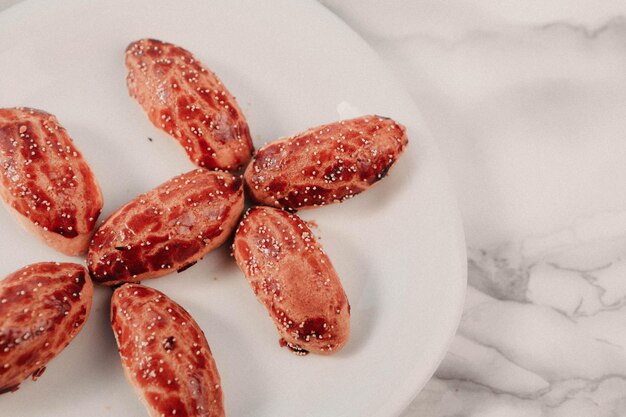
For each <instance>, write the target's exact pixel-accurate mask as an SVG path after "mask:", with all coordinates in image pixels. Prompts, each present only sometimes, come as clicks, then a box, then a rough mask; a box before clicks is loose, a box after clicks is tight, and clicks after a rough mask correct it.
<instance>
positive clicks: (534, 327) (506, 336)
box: [0, 0, 626, 417]
mask: <svg viewBox="0 0 626 417" xmlns="http://www.w3.org/2000/svg"><path fill="white" fill-rule="evenodd" d="M18 1H19V0H0V10H2V9H3V8H4V7H8V6H9V5H10V4H13V3H17V2H18ZM322 3H323V4H325V5H326V6H327V7H329V8H330V9H331V10H333V11H334V12H335V13H336V14H337V15H338V16H339V17H340V18H342V19H343V20H345V21H346V22H347V23H348V24H349V25H351V26H352V27H353V28H354V29H355V30H356V31H357V32H358V33H359V34H361V36H363V37H364V38H365V39H366V40H367V41H368V42H369V43H370V44H371V45H372V47H373V48H374V49H375V50H376V51H377V52H378V53H379V54H380V55H381V57H382V58H383V59H384V60H385V61H386V62H387V64H388V65H389V67H390V68H391V69H392V70H393V71H395V72H396V73H397V75H398V77H399V78H400V80H401V81H403V82H404V83H405V85H406V87H407V89H408V90H409V91H410V92H411V93H412V95H413V97H414V99H415V101H416V102H417V103H418V105H419V106H420V108H421V109H422V111H423V116H424V117H425V119H426V120H427V122H428V124H429V126H430V127H431V129H432V131H433V134H434V136H435V138H436V139H437V140H438V142H439V144H440V147H441V150H442V152H443V154H444V156H445V157H446V159H447V162H448V165H449V169H450V173H451V176H452V178H453V180H454V181H455V185H456V191H457V193H458V199H459V206H460V209H461V212H462V215H463V220H464V224H465V230H466V235H467V240H468V247H469V284H470V287H469V290H468V294H467V299H466V305H465V311H464V315H463V318H462V321H461V324H460V327H459V331H458V334H457V336H456V338H455V339H454V341H453V343H452V345H451V348H450V351H449V352H448V354H447V356H446V358H445V359H444V361H443V363H442V364H441V366H440V368H439V369H438V371H437V373H436V374H435V376H434V377H433V379H432V380H431V381H430V383H429V384H428V385H427V386H426V387H425V389H424V390H423V391H422V392H421V393H420V395H419V396H418V397H417V398H416V399H415V401H414V402H413V403H412V405H411V406H410V407H409V409H408V410H407V411H406V413H405V414H404V417H417V416H419V417H444V416H447V417H453V416H454V417H469V416H472V417H473V416H476V417H490V416H504V417H515V416H524V417H527V416H549V417H561V416H563V417H578V416H585V417H588V416H594V417H595V416H597V417H604V416H606V417H609V416H611V417H613V416H626V351H625V348H626V331H624V330H625V329H626V311H625V310H626V308H625V306H626V164H624V162H623V160H624V159H625V158H626V117H625V115H626V76H625V74H626V1H609V0H603V1H601V2H599V1H596V2H593V1H583V0H541V1H540V0H526V1H523V2H521V1H517V0H501V1H498V2H493V1H486V0H459V1H455V2H447V1H441V0H426V1H421V0H420V1H409V0H388V1H386V2H380V1H375V0H322Z"/></svg>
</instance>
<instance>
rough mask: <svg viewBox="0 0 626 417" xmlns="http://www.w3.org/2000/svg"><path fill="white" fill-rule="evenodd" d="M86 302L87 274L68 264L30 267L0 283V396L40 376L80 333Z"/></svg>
mask: <svg viewBox="0 0 626 417" xmlns="http://www.w3.org/2000/svg"><path fill="white" fill-rule="evenodd" d="M92 297H93V284H92V283H91V280H90V279H89V274H88V273H87V270H85V268H84V267H82V266H80V265H76V264H72V263H55V262H45V263H38V264H32V265H29V266H27V267H24V268H22V269H20V270H18V271H16V272H14V273H12V274H11V275H9V276H8V277H6V278H5V279H4V280H2V281H0V393H2V392H9V391H15V390H17V389H18V386H19V384H20V383H21V382H22V381H23V380H24V379H26V378H28V376H30V375H32V377H33V380H34V379H37V377H39V376H41V374H42V373H43V371H44V370H45V368H46V364H47V363H48V362H50V360H52V359H53V358H54V357H55V356H57V355H58V354H59V353H60V352H61V351H62V350H63V349H64V348H65V347H66V346H67V345H68V344H69V343H70V342H71V341H72V339H74V337H75V336H76V335H77V334H78V332H79V331H80V329H82V327H83V324H85V321H87V317H88V316H89V311H90V310H91V300H92ZM57 382H58V383H62V381H57Z"/></svg>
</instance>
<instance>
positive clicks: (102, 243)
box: [87, 169, 243, 285]
mask: <svg viewBox="0 0 626 417" xmlns="http://www.w3.org/2000/svg"><path fill="white" fill-rule="evenodd" d="M242 212H243V186H242V182H241V178H240V177H237V176H234V175H232V174H229V173H227V172H217V171H207V170H204V169H196V170H193V171H190V172H187V173H185V174H182V175H179V176H177V177H174V178H172V179H171V180H169V181H167V182H165V183H164V184H161V185H160V186H158V187H156V188H154V189H153V190H151V191H149V192H147V193H145V194H142V195H140V196H139V197H136V198H135V199H133V200H132V201H130V202H128V203H126V204H125V205H123V206H122V207H120V208H119V209H117V210H116V211H115V212H114V213H113V214H111V216H109V218H107V219H106V220H105V221H104V222H103V223H102V224H101V225H100V227H99V228H98V230H97V231H96V233H95V234H94V236H93V240H92V242H91V244H90V246H89V253H88V254H87V266H88V268H89V272H90V273H91V277H92V278H93V280H94V281H95V282H98V283H100V284H104V285H115V284H119V283H123V282H136V281H141V280H146V279H151V278H157V277H160V276H163V275H166V274H169V273H171V272H174V271H179V272H180V271H182V270H184V269H186V268H189V267H190V266H192V265H193V264H195V263H196V261H198V260H199V259H200V258H202V257H203V256H204V255H206V254H207V253H208V252H209V251H211V250H213V249H215V248H217V247H218V246H220V245H221V244H222V243H224V241H225V240H226V239H227V238H228V236H229V235H230V233H231V232H232V231H233V230H234V228H235V226H236V225H237V221H238V220H239V217H240V216H241V214H242Z"/></svg>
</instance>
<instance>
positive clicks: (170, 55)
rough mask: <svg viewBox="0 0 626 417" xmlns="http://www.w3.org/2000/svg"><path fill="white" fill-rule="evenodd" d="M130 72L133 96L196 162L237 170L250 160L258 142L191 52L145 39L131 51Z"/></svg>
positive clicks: (232, 101)
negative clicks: (253, 138)
mask: <svg viewBox="0 0 626 417" xmlns="http://www.w3.org/2000/svg"><path fill="white" fill-rule="evenodd" d="M126 68H127V69H128V76H127V78H126V83H127V85H128V91H129V92H130V95H131V96H132V97H133V98H135V100H137V102H138V103H139V104H140V105H141V107H143V109H144V111H145V112H146V113H147V115H148V118H149V119H150V121H151V122H152V124H154V125H155V126H156V127H157V128H159V129H161V130H163V131H164V132H166V133H168V134H169V135H170V136H172V137H173V138H174V139H176V140H177V141H178V142H179V143H180V144H181V145H182V146H183V148H184V149H185V152H187V155H188V156H189V159H190V160H191V161H192V162H193V163H194V164H196V165H198V166H199V167H202V168H207V169H220V170H225V171H234V170H237V169H239V168H240V167H242V166H244V165H245V164H246V163H247V162H248V161H249V160H250V157H251V155H252V151H253V145H252V139H251V138H250V131H249V128H248V123H247V122H246V119H245V117H244V115H243V113H242V111H241V109H240V108H239V106H238V105H237V102H236V101H235V97H233V95H232V94H231V93H230V92H229V91H228V90H227V89H226V87H225V86H224V85H223V84H222V81H221V80H220V79H219V78H218V77H217V75H215V74H214V73H213V72H211V70H209V69H208V68H207V67H206V66H205V65H204V64H202V63H201V62H200V61H198V59H197V58H196V57H194V56H193V55H192V54H191V53H190V52H189V51H187V50H185V49H183V48H181V47H179V46H176V45H173V44H171V43H167V42H161V41H158V40H155V39H140V40H138V41H135V42H133V43H131V44H130V45H128V48H126Z"/></svg>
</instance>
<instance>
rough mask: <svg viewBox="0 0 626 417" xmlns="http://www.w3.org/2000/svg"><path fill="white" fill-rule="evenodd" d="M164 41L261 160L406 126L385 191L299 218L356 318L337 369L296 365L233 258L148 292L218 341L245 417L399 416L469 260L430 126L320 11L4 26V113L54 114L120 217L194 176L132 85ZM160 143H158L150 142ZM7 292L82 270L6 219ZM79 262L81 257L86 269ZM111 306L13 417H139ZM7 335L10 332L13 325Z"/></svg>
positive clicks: (275, 9) (85, 10)
mask: <svg viewBox="0 0 626 417" xmlns="http://www.w3.org/2000/svg"><path fill="white" fill-rule="evenodd" d="M142 37H154V38H158V39H163V40H167V41H171V42H174V43H177V44H179V45H182V46H184V47H185V48H187V49H189V50H191V51H192V52H193V53H195V54H196V55H197V56H198V57H199V58H200V59H201V60H202V61H203V62H205V63H206V64H207V65H208V66H209V67H210V68H212V69H213V70H214V71H216V72H217V74H219V76H220V77H221V78H222V80H223V81H224V82H225V84H226V85H227V86H228V88H229V89H230V90H231V92H233V94H235V95H236V96H237V98H238V101H239V104H240V105H241V107H242V108H243V111H244V113H245V114H246V116H247V118H248V121H249V123H250V128H251V131H252V134H253V138H254V141H255V145H256V146H257V147H258V146H260V145H262V144H263V143H265V142H267V141H270V140H273V139H275V138H277V137H280V136H283V135H289V134H292V133H296V132H299V131H301V130H304V129H306V128H308V127H311V126H315V125H318V124H321V123H325V122H329V121H334V120H337V119H339V118H340V117H347V116H352V115H355V114H358V113H360V112H362V113H377V114H381V115H387V116H391V117H393V118H395V119H397V120H398V121H400V122H402V123H404V124H406V125H407V127H408V132H409V137H410V146H409V149H408V151H407V152H406V153H405V154H404V155H403V156H402V157H401V158H400V160H399V162H398V164H397V166H396V167H395V168H394V169H393V170H392V171H391V174H390V176H389V177H388V178H386V179H385V180H384V181H382V182H381V183H380V185H378V186H377V187H374V188H373V189H372V190H370V191H368V192H366V193H364V194H362V195H360V196H358V197H357V198H354V199H352V200H351V201H348V202H346V203H344V204H341V205H336V206H329V207H325V208H321V209H317V210H310V211H306V212H303V213H302V216H303V217H304V218H305V219H307V220H311V219H314V220H315V221H316V222H317V224H318V225H319V227H318V228H317V229H316V230H315V233H316V234H317V235H318V236H319V238H320V239H321V243H322V244H323V245H324V247H325V248H326V250H327V252H328V254H329V255H330V257H331V259H332V260H333V263H334V265H335V267H336V269H337V270H338V272H339V275H340V276H341V277H342V281H343V284H344V287H345V289H346V292H347V294H348V297H349V299H350V302H351V305H352V335H351V339H350V341H349V343H348V344H347V346H346V347H345V349H344V350H343V351H341V352H340V353H338V354H336V355H334V356H332V357H319V356H315V355H309V356H307V357H299V356H295V355H293V354H292V353H290V352H289V351H288V350H286V349H281V348H279V346H278V334H277V332H276V330H275V329H274V327H273V324H272V322H271V320H270V319H269V317H268V316H267V313H266V312H265V310H264V308H263V307H262V306H261V305H260V304H259V303H258V302H257V301H256V299H255V297H254V295H253V293H252V291H251V290H250V288H249V287H248V284H247V283H246V281H245V279H244V278H243V275H242V274H241V273H240V272H239V270H238V269H237V267H236V266H235V263H234V262H233V259H232V258H231V257H230V256H229V250H228V248H226V247H224V248H221V249H219V250H217V251H215V252H213V253H211V254H209V255H208V256H207V257H205V259H204V260H203V261H201V262H199V263H198V264H197V265H196V266H194V267H193V268H191V269H189V270H187V271H185V272H184V273H181V274H174V275H171V276H168V277H165V278H161V279H158V280H154V281H147V284H148V285H152V286H154V287H156V288H158V289H160V290H162V291H164V292H165V293H167V294H168V295H170V296H171V297H172V298H173V299H174V300H176V301H178V302H179V303H180V304H182V305H183V306H184V307H185V308H186V309H188V310H189V311H190V313H191V314H192V315H193V316H194V317H195V318H196V320H197V321H198V322H199V323H200V325H201V326H202V328H203V330H204V331H205V333H206V336H207V339H208V341H209V344H210V345H211V348H212V350H213V353H214V356H215V359H216V361H217V364H218V368H219V370H220V373H221V376H222V382H223V387H224V393H225V399H226V409H227V414H228V415H229V416H231V417H233V416H235V417H242V416H250V417H265V416H266V417H295V416H319V417H333V416H343V417H356V416H359V417H362V416H372V417H375V416H380V417H383V416H384V417H389V416H396V415H398V414H400V413H401V412H402V410H403V409H404V408H405V407H406V405H407V404H408V403H409V401H410V400H411V399H412V398H413V397H414V396H415V395H416V394H417V392H418V391H419V389H420V388H421V387H422V386H423V384H424V383H425V382H426V381H427V380H428V378H429V377H430V376H431V375H432V373H433V371H434V369H435V368H436V366H437V365H438V363H439V361H440V360H441V358H442V355H443V353H444V352H445V349H446V346H447V343H448V341H449V340H450V338H451V337H452V335H453V333H454V331H455V329H456V325H457V322H458V319H459V315H460V312H461V308H462V303H463V294H464V289H465V252H464V243H463V236H462V232H461V227H460V221H459V216H458V214H457V209H456V206H455V202H454V199H453V198H452V197H451V194H450V185H449V182H448V179H447V176H446V174H445V171H444V169H443V167H442V164H441V162H440V159H439V155H438V153H437V151H436V149H435V147H434V146H433V143H432V140H431V139H430V138H429V136H428V134H427V131H426V129H425V128H424V126H423V124H422V121H421V118H420V115H419V112H418V110H417V109H416V108H415V106H414V104H413V103H412V102H411V100H410V98H409V97H408V95H407V94H406V93H404V92H403V90H402V88H401V87H399V86H398V85H397V84H396V83H395V82H394V81H393V80H392V79H391V77H390V76H389V74H388V73H387V71H386V70H385V69H384V68H383V66H382V65H381V64H380V62H379V60H378V59H377V57H376V56H375V54H374V53H373V52H372V51H371V50H370V49H369V48H368V47H367V45H366V44H365V43H364V42H363V41H362V40H361V39H360V38H359V37H358V36H357V35H356V34H355V33H353V32H352V31H351V30H350V29H349V28H348V27H347V26H345V25H344V24H343V23H342V22H341V21H340V20H339V19H337V18H336V17H335V16H334V15H332V14H331V13H330V12H328V11H327V10H326V9H324V8H323V7H322V6H320V5H319V4H317V3H315V2H307V1H295V2H294V1H288V0H281V1H274V2H258V1H249V2H239V1H237V2H233V1H180V2H173V1H167V0H159V1H155V0H142V1H132V2H130V1H121V0H119V1H106V2H86V1H69V0H63V1H55V2H47V1H34V0H33V1H27V2H25V3H22V4H19V5H17V6H14V7H13V8H10V9H8V10H7V11H5V12H3V13H1V14H0V107H13V106H31V107H37V108H41V109H45V110H47V111H49V112H51V113H53V114H56V115H57V117H58V119H59V121H60V122H61V123H62V124H63V125H64V126H65V127H66V128H67V129H68V131H69V133H70V135H71V136H72V137H73V138H74V141H75V143H76V145H77V147H78V148H79V149H80V150H81V151H82V152H83V154H84V156H85V157H86V159H87V161H88V162H89V163H90V164H91V166H92V168H93V170H94V172H95V174H96V176H97V178H98V179H99V181H100V183H101V185H102V189H103V193H104V196H105V210H104V214H103V218H104V216H107V215H108V214H109V213H110V212H111V211H112V210H114V209H115V208H116V207H118V206H119V205H121V204H122V203H124V202H126V201H127V200H129V199H131V198H133V197H135V196H136V195H137V194H139V193H141V192H145V191H147V190H149V189H151V188H152V187H154V186H156V185H158V184H160V183H161V182H163V181H165V180H166V179H168V178H170V177H172V176H174V175H177V174H179V173H181V172H184V171H187V170H190V169H191V168H192V165H191V164H190V162H188V160H187V157H186V155H185V154H184V153H183V151H182V150H181V149H180V148H179V145H178V144H177V143H175V141H174V140H172V139H171V138H169V137H167V136H166V135H165V134H163V133H161V132H160V131H157V130H156V129H155V128H153V127H152V125H151V124H150V123H149V122H148V119H147V118H146V116H145V115H144V114H143V112H142V110H141V109H140V108H139V106H138V105H137V104H136V103H135V102H134V101H133V100H131V99H130V98H129V96H128V93H127V91H126V86H125V81H124V77H125V69H124V65H123V52H124V48H125V47H126V45H127V44H128V43H129V42H130V41H132V40H134V39H137V38H142ZM148 137H150V138H152V139H153V140H152V141H149V140H148ZM0 254H2V255H1V257H2V258H1V259H2V262H1V263H0V276H5V275H6V274H8V273H10V272H12V271H13V270H16V269H18V268H20V267H22V266H24V265H26V264H28V263H32V262H39V261H46V260H72V258H67V257H64V256H62V255H60V254H58V253H56V252H54V251H53V250H51V249H48V248H47V247H45V246H44V245H43V244H42V243H40V242H39V241H37V240H36V239H35V238H33V237H31V236H29V235H27V234H26V232H24V231H23V230H22V229H20V227H19V226H18V225H16V223H14V221H13V220H12V218H11V217H10V215H9V214H8V212H6V211H0ZM73 260H74V261H77V262H82V259H77V258H74V259H73ZM109 297H110V290H109V289H107V288H98V291H97V292H96V299H95V304H94V308H93V310H92V313H91V314H92V315H91V317H90V319H89V321H88V323H87V325H86V327H85V328H84V330H83V331H82V332H81V333H80V335H79V336H78V337H77V338H76V340H75V341H74V342H73V343H72V344H71V345H70V346H69V347H68V348H67V349H66V350H65V351H64V352H63V353H62V354H61V355H60V356H59V357H58V358H56V359H55V360H54V361H52V362H51V364H50V366H49V367H48V370H47V371H46V373H45V374H44V375H43V377H42V378H41V379H39V380H38V381H37V382H35V383H33V382H30V381H27V382H25V383H24V384H22V386H21V388H20V390H19V391H17V392H16V393H13V394H7V395H3V396H1V397H0V414H2V415H6V416H12V417H18V416H84V415H90V416H120V415H126V416H130V415H132V416H142V415H146V412H145V411H144V410H143V407H142V405H141V404H140V402H139V401H138V400H137V399H136V398H135V396H134V394H133V393H132V392H131V390H130V388H129V387H128V385H127V383H126V381H125V380H124V376H123V374H122V369H121V366H120V360H119V358H118V355H117V351H116V347H115V342H114V339H113V335H112V332H111V330H110V327H109V323H108V298H109ZM0 320H1V318H0Z"/></svg>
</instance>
